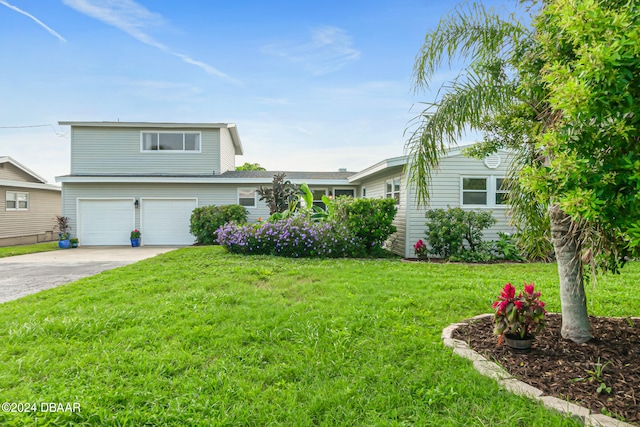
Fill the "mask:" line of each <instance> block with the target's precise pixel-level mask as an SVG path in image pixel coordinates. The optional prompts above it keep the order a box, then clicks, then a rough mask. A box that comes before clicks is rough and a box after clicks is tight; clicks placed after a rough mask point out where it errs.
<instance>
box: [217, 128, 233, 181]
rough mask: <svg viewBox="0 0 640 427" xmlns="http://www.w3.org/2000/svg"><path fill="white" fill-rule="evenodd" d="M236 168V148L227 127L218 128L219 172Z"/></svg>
mask: <svg viewBox="0 0 640 427" xmlns="http://www.w3.org/2000/svg"><path fill="white" fill-rule="evenodd" d="M233 170H236V149H235V147H234V146H233V140H232V139H231V133H230V132H229V129H220V173H225V172H226V171H233Z"/></svg>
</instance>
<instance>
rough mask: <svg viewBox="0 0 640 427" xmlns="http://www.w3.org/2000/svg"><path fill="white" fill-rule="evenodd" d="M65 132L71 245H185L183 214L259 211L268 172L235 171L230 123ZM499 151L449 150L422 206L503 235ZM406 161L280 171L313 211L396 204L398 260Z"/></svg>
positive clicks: (418, 217)
mask: <svg viewBox="0 0 640 427" xmlns="http://www.w3.org/2000/svg"><path fill="white" fill-rule="evenodd" d="M59 123H60V125H67V126H70V127H71V173H70V174H69V175H66V176H61V177H57V178H56V180H57V181H59V182H61V183H62V195H63V215H65V216H68V217H69V219H70V224H71V226H72V228H73V230H75V234H76V235H77V237H78V238H79V240H80V244H81V245H126V244H128V243H129V240H128V239H129V233H130V231H131V230H133V229H134V228H139V229H140V230H141V231H142V244H143V245H188V244H192V243H193V241H194V238H193V236H192V235H191V234H190V233H189V222H190V216H191V212H192V211H193V209H194V208H195V207H198V206H206V205H226V204H236V203H237V204H240V205H242V206H244V207H245V208H247V210H248V212H249V218H248V219H249V221H250V222H254V221H257V220H258V218H260V217H262V218H266V217H267V216H268V215H269V210H268V208H267V206H266V205H265V204H264V202H260V201H259V200H258V196H257V194H256V190H257V189H258V188H259V187H260V186H267V185H269V184H271V182H272V180H273V175H274V174H275V173H277V172H269V171H236V170H235V156H237V155H242V154H243V149H242V144H241V141H240V137H239V135H238V131H237V128H236V126H235V125H234V124H231V123H148V122H59ZM506 154H507V153H499V154H498V155H497V156H494V157H495V158H493V159H485V160H484V161H481V160H477V159H471V158H467V157H465V156H463V155H462V153H461V152H460V151H459V150H458V151H455V150H452V151H451V152H449V154H448V155H447V156H446V157H445V158H444V159H443V161H442V165H441V168H440V170H439V171H438V172H437V173H435V174H434V176H433V182H432V188H433V190H432V194H433V196H434V197H433V198H432V200H431V202H430V205H429V208H434V207H444V208H446V207H447V206H452V207H453V206H463V207H469V208H474V209H476V208H480V209H491V210H493V211H494V216H496V217H497V218H498V221H499V222H498V224H497V225H496V226H495V227H494V228H493V229H492V230H490V233H488V237H492V236H493V235H495V234H496V233H497V231H499V230H505V231H507V230H508V224H507V219H508V218H507V216H506V210H505V209H504V205H502V204H501V203H498V202H499V201H501V200H502V198H501V197H502V196H503V195H502V193H501V191H500V190H499V186H500V182H501V180H502V179H504V176H505V171H506V167H507V163H508V158H507V156H506ZM407 162H408V159H407V157H398V158H393V159H388V160H384V161H382V162H380V163H377V164H376V165H373V166H371V167H369V168H367V169H365V170H363V171H361V172H358V173H356V172H348V171H346V170H339V171H337V172H285V173H286V179H288V180H290V181H291V182H292V183H295V184H300V183H302V182H306V183H307V184H308V185H309V187H310V188H311V190H312V191H313V194H314V203H317V204H320V203H322V202H321V199H322V196H323V195H328V196H329V195H330V196H333V197H339V196H342V195H347V196H353V197H392V198H395V199H396V200H397V201H398V214H397V216H396V220H395V221H396V226H397V228H398V232H397V233H396V234H395V235H394V236H393V238H392V239H390V241H389V245H390V247H391V248H392V249H393V250H394V251H395V252H396V253H398V254H400V255H404V256H412V255H413V246H412V245H413V243H415V241H417V240H418V239H419V238H422V237H424V230H425V227H424V222H425V219H424V213H425V209H426V208H425V207H420V206H418V204H417V202H416V197H415V191H413V189H412V188H411V186H407V180H406V174H405V172H404V171H405V168H406V167H408V164H407Z"/></svg>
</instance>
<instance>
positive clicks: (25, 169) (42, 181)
mask: <svg viewBox="0 0 640 427" xmlns="http://www.w3.org/2000/svg"><path fill="white" fill-rule="evenodd" d="M0 164H10V165H13V166H15V167H16V168H18V169H20V170H21V171H22V172H24V173H26V174H28V175H30V176H32V177H33V178H34V179H35V180H36V181H38V182H39V183H40V184H46V183H47V180H46V179H44V178H43V177H41V176H40V175H38V174H37V173H35V172H34V171H32V170H31V169H29V168H28V167H26V166H25V165H23V164H22V163H19V162H17V161H16V160H14V159H13V158H11V157H9V156H2V157H0Z"/></svg>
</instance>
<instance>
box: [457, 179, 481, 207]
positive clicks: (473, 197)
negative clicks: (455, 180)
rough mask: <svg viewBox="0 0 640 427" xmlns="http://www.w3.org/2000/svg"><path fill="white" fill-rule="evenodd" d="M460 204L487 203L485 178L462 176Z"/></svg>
mask: <svg viewBox="0 0 640 427" xmlns="http://www.w3.org/2000/svg"><path fill="white" fill-rule="evenodd" d="M462 204H463V205H486V204H487V178H462Z"/></svg>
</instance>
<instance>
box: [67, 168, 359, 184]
mask: <svg viewBox="0 0 640 427" xmlns="http://www.w3.org/2000/svg"><path fill="white" fill-rule="evenodd" d="M278 173H284V174H285V175H286V176H285V179H286V180H290V181H292V182H293V183H295V184H300V183H302V182H306V183H307V184H309V185H336V186H342V185H352V184H350V182H349V180H348V178H349V176H351V175H353V174H354V173H355V172H279V171H275V172H274V171H228V172H225V173H223V174H221V175H179V174H145V175H131V174H121V175H120V174H111V175H65V176H58V177H56V181H58V182H75V183H91V182H93V183H98V182H102V183H104V182H119V183H121V182H138V183H149V182H154V183H184V184H187V183H189V184H242V185H261V184H262V185H266V184H270V183H271V182H272V181H273V176H274V175H275V174H278Z"/></svg>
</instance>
